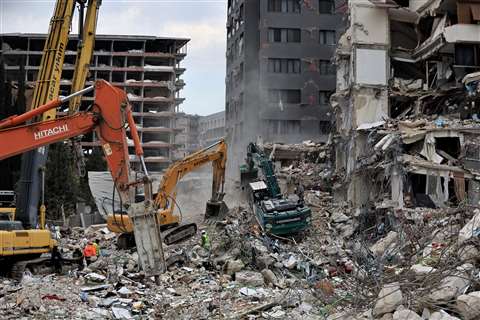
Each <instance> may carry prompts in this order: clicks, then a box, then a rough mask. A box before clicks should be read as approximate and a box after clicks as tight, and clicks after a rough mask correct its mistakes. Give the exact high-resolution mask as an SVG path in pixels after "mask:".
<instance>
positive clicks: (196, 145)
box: [174, 112, 200, 159]
mask: <svg viewBox="0 0 480 320" xmlns="http://www.w3.org/2000/svg"><path fill="white" fill-rule="evenodd" d="M175 118H176V125H175V127H176V129H177V130H178V131H179V132H178V133H177V135H176V136H175V143H176V144H177V149H176V150H175V152H174V158H175V159H183V158H184V157H185V156H187V155H189V154H191V153H193V152H195V151H198V150H199V149H200V124H199V121H200V116H198V115H193V114H187V113H183V112H181V113H177V115H176V117H175Z"/></svg>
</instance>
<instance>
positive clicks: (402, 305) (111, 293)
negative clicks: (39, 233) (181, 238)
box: [0, 146, 480, 319]
mask: <svg viewBox="0 0 480 320" xmlns="http://www.w3.org/2000/svg"><path fill="white" fill-rule="evenodd" d="M318 148H321V149H322V151H321V152H320V153H309V154H313V155H314V156H313V157H310V158H309V157H302V158H301V159H297V160H295V162H292V163H285V164H284V166H283V167H282V168H278V170H279V172H280V173H281V174H279V176H281V177H282V180H288V179H293V180H296V181H298V180H302V177H305V179H307V181H309V182H308V185H307V186H308V188H307V189H309V190H308V191H307V192H306V194H305V201H306V203H307V204H308V205H309V206H310V207H311V208H312V214H313V216H312V226H311V228H310V230H309V231H308V232H306V233H305V234H302V235H298V236H296V237H294V238H288V239H287V238H276V237H272V236H267V235H265V234H263V233H262V232H261V230H260V229H259V227H258V226H257V225H256V224H255V219H254V218H253V216H252V214H251V213H250V212H249V210H247V209H243V208H240V207H237V208H234V209H232V210H230V212H229V214H228V215H227V217H225V218H224V219H223V220H221V221H216V222H209V223H206V224H205V225H203V226H202V228H201V229H202V230H206V232H207V234H208V235H209V238H210V240H211V248H210V250H207V249H204V248H203V247H201V246H200V234H198V235H197V236H196V237H195V238H192V239H190V240H189V241H187V242H184V243H181V244H177V245H174V246H169V247H167V248H166V253H167V264H168V265H169V267H168V271H167V272H166V273H164V274H162V276H161V284H160V285H156V284H155V283H154V281H153V280H152V279H145V277H144V276H143V275H142V272H141V271H140V270H139V266H138V264H137V260H138V256H137V254H136V252H135V250H119V249H117V248H116V246H115V241H116V235H115V234H113V233H111V232H109V231H108V229H106V228H105V226H101V225H100V226H91V227H89V228H87V229H86V230H83V229H81V228H74V229H71V230H65V232H63V234H62V239H61V240H60V245H61V247H62V249H63V250H64V255H66V256H69V255H71V254H73V252H74V250H75V249H76V248H78V247H81V246H82V245H83V244H85V243H87V241H88V240H94V239H99V240H100V247H101V256H100V257H99V258H98V259H97V260H96V261H94V262H92V263H91V264H90V265H88V266H87V267H85V268H83V269H82V270H80V269H81V268H80V269H77V268H73V269H72V270H64V271H65V272H64V273H63V274H48V275H31V274H28V273H26V274H25V275H24V276H23V279H22V280H21V281H15V280H12V279H1V281H0V309H1V314H2V318H5V319H14V318H15V319H27V318H36V319H64V318H72V319H479V318H480V307H479V306H480V286H479V269H478V266H479V264H478V261H479V259H480V252H479V249H478V248H479V247H478V236H479V234H480V211H479V210H477V209H474V208H471V207H457V208H443V209H431V208H420V207H410V208H408V207H406V208H404V209H401V210H399V209H391V208H390V207H389V206H388V205H386V206H384V207H382V206H377V207H375V208H374V209H371V210H370V211H369V210H366V211H358V210H353V209H351V208H349V207H348V206H347V204H344V203H341V202H338V201H334V199H333V197H332V195H331V194H330V193H328V192H324V191H321V189H322V188H320V184H321V183H325V179H326V177H327V176H328V175H326V173H325V167H324V161H323V160H322V159H323V158H324V157H323V156H321V153H322V152H324V146H318ZM309 152H310V151H309ZM299 168H300V169H301V170H299Z"/></svg>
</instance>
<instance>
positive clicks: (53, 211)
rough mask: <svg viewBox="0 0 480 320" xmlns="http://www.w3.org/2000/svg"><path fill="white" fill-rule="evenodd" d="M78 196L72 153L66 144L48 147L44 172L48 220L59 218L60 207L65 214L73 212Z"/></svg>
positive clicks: (78, 188)
mask: <svg viewBox="0 0 480 320" xmlns="http://www.w3.org/2000/svg"><path fill="white" fill-rule="evenodd" d="M79 195H80V178H79V177H78V175H77V172H76V165H75V160H74V157H73V152H72V150H71V148H70V146H69V145H68V143H67V142H59V143H56V144H53V145H50V147H49V150H48V161H47V165H46V172H45V204H46V206H47V217H48V219H53V220H57V219H60V218H61V216H62V215H61V206H62V205H63V206H64V209H65V211H66V212H67V213H73V212H75V204H76V202H77V200H78V197H79Z"/></svg>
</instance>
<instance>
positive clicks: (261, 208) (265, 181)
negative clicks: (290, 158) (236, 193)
mask: <svg viewBox="0 0 480 320" xmlns="http://www.w3.org/2000/svg"><path fill="white" fill-rule="evenodd" d="M240 180H241V185H242V189H244V190H246V192H247V195H248V199H249V205H250V208H251V209H252V211H253V213H254V214H255V218H256V219H257V222H258V224H259V225H260V227H261V228H262V230H263V231H265V232H267V233H270V234H273V235H291V234H296V233H299V232H301V231H304V230H305V229H307V228H308V227H309V226H310V224H311V216H312V211H311V209H310V208H309V207H307V206H306V205H305V203H304V201H303V196H300V198H299V199H298V200H297V199H293V198H292V197H289V196H288V195H287V196H284V195H283V194H282V192H281V190H280V186H279V185H278V180H277V176H276V175H275V168H274V165H273V162H272V160H271V159H270V158H269V157H267V156H266V155H265V153H264V152H263V150H261V149H260V148H259V147H258V146H257V145H256V144H255V143H250V144H249V145H248V147H247V159H246V164H244V165H242V166H241V167H240Z"/></svg>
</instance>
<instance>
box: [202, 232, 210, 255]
mask: <svg viewBox="0 0 480 320" xmlns="http://www.w3.org/2000/svg"><path fill="white" fill-rule="evenodd" d="M202 247H203V248H204V249H206V250H210V239H209V238H208V234H207V232H206V231H205V230H202Z"/></svg>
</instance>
